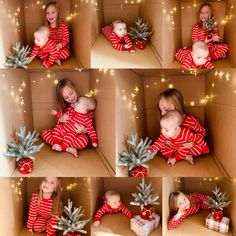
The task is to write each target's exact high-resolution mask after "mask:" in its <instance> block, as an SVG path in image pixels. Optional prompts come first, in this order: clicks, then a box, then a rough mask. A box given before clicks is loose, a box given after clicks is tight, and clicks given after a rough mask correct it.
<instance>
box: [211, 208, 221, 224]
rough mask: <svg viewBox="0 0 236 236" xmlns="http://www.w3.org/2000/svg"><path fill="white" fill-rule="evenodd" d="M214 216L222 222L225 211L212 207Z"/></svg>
mask: <svg viewBox="0 0 236 236" xmlns="http://www.w3.org/2000/svg"><path fill="white" fill-rule="evenodd" d="M211 214H212V217H213V219H214V220H215V221H218V222H220V221H221V220H222V218H223V211H221V210H217V209H212V213H211Z"/></svg>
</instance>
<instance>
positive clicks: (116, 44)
mask: <svg viewBox="0 0 236 236" xmlns="http://www.w3.org/2000/svg"><path fill="white" fill-rule="evenodd" d="M113 29H114V27H113V25H112V24H111V25H106V26H105V27H103V28H102V33H103V34H104V35H105V37H106V38H107V39H108V40H109V41H110V42H111V44H112V46H113V48H115V49H116V50H119V51H125V50H128V51H132V50H135V49H134V46H133V44H132V42H131V40H130V38H129V35H128V34H126V35H125V36H123V37H121V38H120V37H119V36H118V35H117V34H116V33H115V32H114V31H113ZM126 44H128V45H129V46H130V47H129V48H125V45H126Z"/></svg>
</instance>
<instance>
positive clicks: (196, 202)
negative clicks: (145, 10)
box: [168, 193, 208, 229]
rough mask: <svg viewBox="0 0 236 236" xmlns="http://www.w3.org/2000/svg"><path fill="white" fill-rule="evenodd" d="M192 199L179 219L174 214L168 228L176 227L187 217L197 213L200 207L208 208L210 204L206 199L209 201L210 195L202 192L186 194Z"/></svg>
mask: <svg viewBox="0 0 236 236" xmlns="http://www.w3.org/2000/svg"><path fill="white" fill-rule="evenodd" d="M186 196H187V197H188V199H189V201H190V207H189V209H187V210H186V211H185V213H184V214H183V215H182V216H181V217H180V218H178V219H175V216H173V217H172V218H171V219H170V220H169V222H168V229H174V228H176V227H177V226H178V225H179V224H180V223H181V222H182V221H183V220H184V219H185V218H186V217H188V216H190V215H193V214H196V213H197V212H198V211H199V210H200V209H205V210H206V209H208V205H207V204H206V203H204V201H208V196H207V195H205V194H201V193H190V194H187V195H186Z"/></svg>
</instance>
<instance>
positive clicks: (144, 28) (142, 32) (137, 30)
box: [128, 18, 152, 41]
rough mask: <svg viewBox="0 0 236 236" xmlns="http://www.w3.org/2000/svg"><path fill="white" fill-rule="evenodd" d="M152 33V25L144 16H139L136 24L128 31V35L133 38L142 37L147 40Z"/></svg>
mask: <svg viewBox="0 0 236 236" xmlns="http://www.w3.org/2000/svg"><path fill="white" fill-rule="evenodd" d="M151 34H152V31H151V26H150V25H149V24H148V23H147V22H144V21H143V19H142V18H138V19H137V20H136V21H135V26H133V27H130V31H129V32H128V35H129V36H130V37H131V38H132V39H142V40H145V41H147V40H148V38H149V37H150V36H151Z"/></svg>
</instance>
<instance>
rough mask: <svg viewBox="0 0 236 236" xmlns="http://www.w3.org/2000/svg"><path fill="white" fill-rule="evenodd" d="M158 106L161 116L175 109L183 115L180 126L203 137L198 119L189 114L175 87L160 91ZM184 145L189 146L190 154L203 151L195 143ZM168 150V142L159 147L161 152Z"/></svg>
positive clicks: (203, 132)
mask: <svg viewBox="0 0 236 236" xmlns="http://www.w3.org/2000/svg"><path fill="white" fill-rule="evenodd" d="M158 108H159V111H160V114H161V116H163V115H165V114H166V113H167V112H168V111H171V110H177V111H179V112H180V113H181V114H182V116H183V122H182V124H181V126H182V127H186V128H189V129H190V130H191V131H192V132H193V133H195V134H197V135H199V136H201V137H203V138H204V137H205V135H206V132H205V129H204V128H203V126H202V125H201V123H200V121H199V120H198V119H197V118H195V117H194V116H192V115H191V114H189V113H188V112H187V111H186V107H185V105H184V99H183V95H182V94H181V93H180V92H179V91H178V90H177V89H167V90H165V91H163V92H162V93H160V95H159V99H158ZM185 147H189V148H191V149H190V153H189V154H190V155H191V156H198V155H200V154H201V153H203V152H204V150H202V147H201V146H199V145H197V144H195V143H192V142H191V143H186V144H185ZM168 150H169V145H168V143H166V144H164V146H163V147H162V148H161V149H160V152H161V153H165V152H166V151H168ZM189 162H190V163H192V164H193V159H192V160H189Z"/></svg>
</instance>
